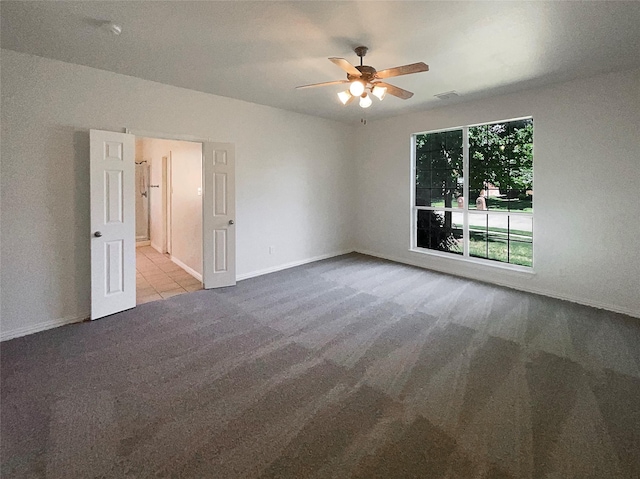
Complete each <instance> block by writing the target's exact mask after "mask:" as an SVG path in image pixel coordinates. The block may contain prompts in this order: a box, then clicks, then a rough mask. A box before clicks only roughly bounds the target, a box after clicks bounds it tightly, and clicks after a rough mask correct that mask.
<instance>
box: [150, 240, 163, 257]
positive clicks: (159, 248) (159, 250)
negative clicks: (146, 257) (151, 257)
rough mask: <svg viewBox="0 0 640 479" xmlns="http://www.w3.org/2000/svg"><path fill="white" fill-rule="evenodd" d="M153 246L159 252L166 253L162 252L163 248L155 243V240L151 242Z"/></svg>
mask: <svg viewBox="0 0 640 479" xmlns="http://www.w3.org/2000/svg"><path fill="white" fill-rule="evenodd" d="M151 247H152V248H153V249H154V250H156V251H157V252H158V253H160V254H164V253H163V252H162V248H161V247H160V246H158V245H157V244H155V243H154V242H153V241H152V242H151Z"/></svg>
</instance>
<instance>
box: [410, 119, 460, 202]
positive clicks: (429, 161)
mask: <svg viewBox="0 0 640 479" xmlns="http://www.w3.org/2000/svg"><path fill="white" fill-rule="evenodd" d="M462 153H463V149H462V130H452V131H446V132H439V133H426V134H423V135H416V206H436V207H445V206H446V207H448V208H450V207H455V206H457V201H456V199H457V198H458V197H459V196H461V195H462V192H463V183H464V180H463V178H462V171H463V154H462ZM419 188H432V189H433V190H432V192H431V194H430V200H427V199H426V197H425V196H423V195H420V194H419V192H418V189H419ZM435 190H438V191H437V192H436V191H435ZM419 199H420V201H421V203H418V200H419Z"/></svg>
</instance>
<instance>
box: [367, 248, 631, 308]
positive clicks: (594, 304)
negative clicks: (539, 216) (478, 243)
mask: <svg viewBox="0 0 640 479" xmlns="http://www.w3.org/2000/svg"><path fill="white" fill-rule="evenodd" d="M355 252H356V253H360V254H365V255H367V256H373V257H375V258H382V259H386V260H389V261H393V262H395V263H401V264H408V265H410V266H417V267H418V268H422V269H427V270H432V271H437V272H439V273H445V274H450V275H451V276H458V277H460V278H466V279H470V280H477V277H474V276H471V274H469V275H466V274H463V273H460V272H455V273H453V272H451V271H450V270H448V269H445V268H438V267H435V266H425V265H424V264H421V263H420V262H419V261H414V260H411V259H406V258H398V257H397V256H389V255H385V254H380V253H374V252H373V251H368V250H363V249H356V250H355ZM474 264H479V263H474ZM482 265H483V266H484V264H482ZM510 271H513V272H514V273H523V271H515V270H511V269H510ZM525 273H526V272H525ZM483 281H485V282H487V283H491V284H495V285H497V286H502V287H505V288H509V289H515V290H518V291H524V292H525V293H533V294H540V295H542V296H547V297H549V298H554V299H561V300H563V301H569V302H571V303H577V304H582V305H584V306H590V307H592V308H598V309H604V310H607V311H611V312H614V313H620V314H626V315H627V316H631V317H634V318H640V311H634V310H632V309H626V308H621V307H620V306H617V305H614V304H608V303H602V302H600V301H591V300H586V299H584V298H576V297H574V296H569V295H564V294H558V293H557V292H555V291H548V290H545V289H538V288H525V287H522V286H514V285H513V284H511V283H507V282H502V281H490V280H486V279H484V278H483Z"/></svg>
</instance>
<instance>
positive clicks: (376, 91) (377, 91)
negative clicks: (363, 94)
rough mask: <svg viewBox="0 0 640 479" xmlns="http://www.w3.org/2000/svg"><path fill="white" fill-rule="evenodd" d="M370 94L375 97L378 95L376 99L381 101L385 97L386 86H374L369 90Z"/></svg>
mask: <svg viewBox="0 0 640 479" xmlns="http://www.w3.org/2000/svg"><path fill="white" fill-rule="evenodd" d="M371 94H372V95H373V96H375V97H378V99H379V100H380V101H382V99H383V98H384V97H385V95H386V94H387V88H386V87H383V86H377V85H376V86H374V87H373V89H372V90H371Z"/></svg>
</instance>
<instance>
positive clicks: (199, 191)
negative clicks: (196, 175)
mask: <svg viewBox="0 0 640 479" xmlns="http://www.w3.org/2000/svg"><path fill="white" fill-rule="evenodd" d="M198 196H202V186H198Z"/></svg>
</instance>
